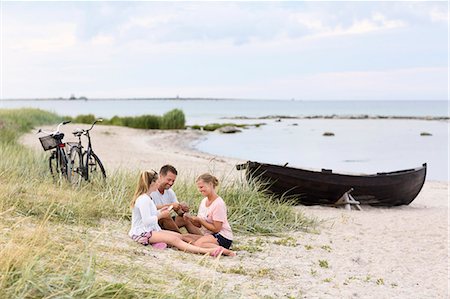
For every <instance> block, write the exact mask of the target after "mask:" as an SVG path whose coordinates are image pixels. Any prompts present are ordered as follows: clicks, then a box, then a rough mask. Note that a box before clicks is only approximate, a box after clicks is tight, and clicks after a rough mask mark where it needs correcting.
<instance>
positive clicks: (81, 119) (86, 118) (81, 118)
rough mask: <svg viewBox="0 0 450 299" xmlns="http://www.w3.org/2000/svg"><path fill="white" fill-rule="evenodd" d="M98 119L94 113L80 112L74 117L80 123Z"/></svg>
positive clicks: (88, 122) (89, 122)
mask: <svg viewBox="0 0 450 299" xmlns="http://www.w3.org/2000/svg"><path fill="white" fill-rule="evenodd" d="M95 120H96V118H95V115H94V114H80V115H78V116H77V117H75V118H74V119H73V122H76V123H78V124H92V123H93V122H94V121H95Z"/></svg>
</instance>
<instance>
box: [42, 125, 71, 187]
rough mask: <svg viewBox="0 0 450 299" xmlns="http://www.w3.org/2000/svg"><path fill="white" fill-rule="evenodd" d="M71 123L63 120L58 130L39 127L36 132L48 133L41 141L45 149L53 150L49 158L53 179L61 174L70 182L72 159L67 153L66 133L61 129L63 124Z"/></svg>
mask: <svg viewBox="0 0 450 299" xmlns="http://www.w3.org/2000/svg"><path fill="white" fill-rule="evenodd" d="M68 123H70V120H69V121H63V122H62V123H60V124H59V125H58V127H57V128H56V131H54V132H48V131H44V130H42V129H39V130H38V132H37V133H36V134H39V133H45V134H48V135H46V136H43V137H39V141H40V142H41V144H42V147H43V149H44V151H49V150H52V149H53V151H52V152H51V154H50V157H49V158H48V167H49V169H50V173H51V175H52V177H53V179H56V176H59V179H61V177H63V178H65V179H67V180H68V181H69V182H70V181H71V178H72V177H71V161H70V159H69V156H68V155H67V153H66V149H65V147H66V144H65V143H64V142H63V141H62V139H63V138H64V133H62V132H60V131H59V129H60V127H61V126H63V125H66V124H68Z"/></svg>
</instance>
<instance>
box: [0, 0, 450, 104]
mask: <svg viewBox="0 0 450 299" xmlns="http://www.w3.org/2000/svg"><path fill="white" fill-rule="evenodd" d="M0 3H1V4H0V5H1V14H2V15H1V38H2V40H1V94H0V96H1V98H2V99H9V98H44V97H69V96H70V95H71V94H75V95H76V96H87V97H89V98H114V97H118V98H127V97H175V96H177V95H178V96H180V97H216V98H245V99H292V98H295V99H299V100H300V99H302V100H346V99H350V100H378V99H379V100H416V99H418V100H446V99H447V92H448V4H447V2H404V1H402V2H339V1H334V2H288V1H285V2H284V1H282V2H256V1H252V2H11V1H6V2H5V1H0Z"/></svg>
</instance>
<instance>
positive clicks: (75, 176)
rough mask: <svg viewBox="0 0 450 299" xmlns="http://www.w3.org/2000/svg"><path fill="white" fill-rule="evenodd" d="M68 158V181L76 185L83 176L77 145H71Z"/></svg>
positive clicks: (81, 161)
mask: <svg viewBox="0 0 450 299" xmlns="http://www.w3.org/2000/svg"><path fill="white" fill-rule="evenodd" d="M69 159H70V164H71V167H70V182H71V183H72V184H74V185H77V184H79V183H80V182H81V179H82V178H84V167H83V159H82V155H81V150H80V148H79V147H76V146H74V147H72V148H71V149H70V152H69Z"/></svg>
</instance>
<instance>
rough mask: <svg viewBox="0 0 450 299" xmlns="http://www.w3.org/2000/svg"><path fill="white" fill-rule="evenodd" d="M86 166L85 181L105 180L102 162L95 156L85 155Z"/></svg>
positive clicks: (92, 154)
mask: <svg viewBox="0 0 450 299" xmlns="http://www.w3.org/2000/svg"><path fill="white" fill-rule="evenodd" d="M84 165H86V166H87V170H86V176H85V178H86V180H89V181H94V180H100V179H105V178H106V171H105V168H104V167H103V164H102V162H101V161H100V159H99V158H98V157H97V155H96V154H94V153H90V154H87V155H86V162H85V164H84Z"/></svg>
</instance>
